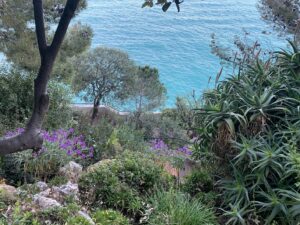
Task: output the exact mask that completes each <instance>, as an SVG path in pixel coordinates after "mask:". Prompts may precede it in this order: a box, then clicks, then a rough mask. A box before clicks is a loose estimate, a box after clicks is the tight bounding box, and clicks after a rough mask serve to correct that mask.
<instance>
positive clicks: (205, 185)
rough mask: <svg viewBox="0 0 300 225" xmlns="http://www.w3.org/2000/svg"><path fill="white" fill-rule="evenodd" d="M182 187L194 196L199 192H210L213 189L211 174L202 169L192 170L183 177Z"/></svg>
mask: <svg viewBox="0 0 300 225" xmlns="http://www.w3.org/2000/svg"><path fill="white" fill-rule="evenodd" d="M182 189H183V191H185V192H187V193H189V194H190V195H191V196H195V195H197V194H198V193H199V192H210V191H212V189H213V179H212V177H211V175H210V174H209V173H208V172H207V171H205V170H203V169H202V170H201V169H200V170H194V171H192V173H191V174H189V175H188V176H187V177H186V178H185V181H184V184H183V186H182Z"/></svg>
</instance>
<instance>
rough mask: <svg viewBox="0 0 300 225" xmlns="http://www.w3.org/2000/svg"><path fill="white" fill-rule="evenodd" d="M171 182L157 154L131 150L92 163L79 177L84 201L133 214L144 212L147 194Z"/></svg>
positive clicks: (94, 205) (91, 204) (95, 205)
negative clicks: (154, 157) (157, 160)
mask: <svg viewBox="0 0 300 225" xmlns="http://www.w3.org/2000/svg"><path fill="white" fill-rule="evenodd" d="M169 184H170V177H169V176H168V175H166V174H165V172H164V171H163V169H162V168H161V167H160V166H159V165H157V164H156V163H155V161H154V159H153V157H151V156H149V155H144V154H142V153H138V152H129V151H125V152H124V153H122V154H121V155H119V156H118V157H117V158H116V159H114V160H106V161H101V162H99V163H97V164H95V165H93V166H91V167H89V168H88V169H87V172H86V173H85V174H83V175H82V176H81V178H80V180H79V188H80V192H81V198H82V201H83V203H85V204H88V205H90V206H93V207H108V208H116V209H119V210H121V211H123V212H126V213H131V214H139V213H140V212H139V211H140V210H141V209H142V205H143V198H144V197H145V196H146V194H149V193H152V192H153V191H154V189H155V188H156V187H157V186H168V185H169Z"/></svg>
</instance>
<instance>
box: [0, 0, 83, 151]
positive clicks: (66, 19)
mask: <svg viewBox="0 0 300 225" xmlns="http://www.w3.org/2000/svg"><path fill="white" fill-rule="evenodd" d="M79 1H80V0H68V1H67V3H66V6H65V9H64V12H63V14H62V16H61V19H60V21H59V24H58V27H57V30H56V32H55V34H54V38H53V41H52V43H51V45H50V46H48V45H47V41H46V33H45V25H44V13H43V4H42V0H33V6H34V19H35V26H36V36H37V42H38V48H39V52H40V57H41V66H40V69H39V73H38V75H37V77H36V79H35V80H34V108H33V112H32V116H31V118H30V120H29V122H28V124H27V125H26V128H25V131H24V132H23V133H21V134H19V135H17V136H14V137H10V138H2V139H0V155H6V154H10V153H14V152H19V151H23V150H27V149H34V150H37V149H40V148H41V147H42V145H43V138H42V136H41V129H42V125H43V120H44V117H45V115H46V113H47V111H48V108H49V96H48V94H47V84H48V81H49V79H50V74H51V71H52V68H53V65H54V61H55V58H56V56H57V54H58V51H59V49H60V46H61V44H62V41H63V39H64V37H65V34H66V32H67V29H68V26H69V24H70V21H71V19H72V17H73V16H74V13H75V10H76V8H77V6H78V3H79Z"/></svg>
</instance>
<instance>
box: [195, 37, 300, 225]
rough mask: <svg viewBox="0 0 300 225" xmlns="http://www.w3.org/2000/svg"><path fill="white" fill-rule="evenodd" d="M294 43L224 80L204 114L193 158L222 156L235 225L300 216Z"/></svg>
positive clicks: (299, 73)
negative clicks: (290, 49)
mask: <svg viewBox="0 0 300 225" xmlns="http://www.w3.org/2000/svg"><path fill="white" fill-rule="evenodd" d="M291 45H292V51H290V52H288V51H282V52H278V53H276V57H275V59H269V60H267V61H266V62H264V61H263V60H259V59H258V57H256V61H255V62H253V63H251V64H250V65H249V64H248V67H244V69H243V70H241V71H240V73H239V74H237V75H233V76H231V77H229V78H227V79H225V80H224V81H222V82H219V84H218V85H217V87H216V88H215V89H213V90H212V91H209V92H206V93H205V94H204V97H203V100H204V103H203V107H201V109H200V110H199V111H198V115H197V117H198V119H199V121H201V123H199V124H198V127H199V128H198V131H199V139H198V142H197V143H196V144H197V146H198V148H197V150H196V151H195V152H194V156H195V157H197V158H198V159H201V155H202V154H201V152H203V151H204V152H205V151H209V150H213V152H214V153H215V154H216V155H217V156H218V157H219V159H221V163H222V168H224V171H223V174H222V176H223V177H224V176H225V177H226V179H222V180H220V182H219V185H220V188H221V190H222V194H223V196H224V203H223V208H224V211H225V216H226V217H227V218H228V224H248V223H254V222H255V221H256V222H257V221H260V222H261V223H264V224H274V223H275V224H282V225H285V224H289V225H296V224H297V223H298V222H299V221H300V213H299V207H300V198H299V197H300V196H299V191H300V189H299V162H300V160H299V158H300V152H299V149H300V143H299V137H300V132H299V130H300V123H299V119H300V113H299V107H300V92H299V87H300V57H299V55H300V54H299V52H300V51H299V49H298V47H297V46H296V45H294V44H292V43H291ZM253 54H254V53H253ZM258 55H259V53H258V54H257V56H258Z"/></svg>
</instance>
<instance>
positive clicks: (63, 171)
mask: <svg viewBox="0 0 300 225" xmlns="http://www.w3.org/2000/svg"><path fill="white" fill-rule="evenodd" d="M81 173H82V166H81V165H79V164H78V163H76V162H73V161H71V162H69V163H68V164H67V165H65V166H64V167H62V168H60V170H59V174H60V175H62V176H64V177H66V178H67V179H68V180H69V181H72V182H74V183H76V182H77V181H78V178H79V176H80V175H81Z"/></svg>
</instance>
